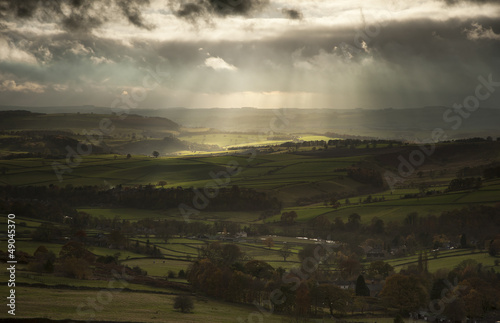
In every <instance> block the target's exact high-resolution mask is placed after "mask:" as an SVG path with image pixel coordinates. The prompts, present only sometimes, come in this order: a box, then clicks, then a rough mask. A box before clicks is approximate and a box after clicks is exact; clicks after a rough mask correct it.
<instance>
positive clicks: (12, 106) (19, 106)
mask: <svg viewBox="0 0 500 323" xmlns="http://www.w3.org/2000/svg"><path fill="white" fill-rule="evenodd" d="M6 108H10V109H14V110H22V109H26V108H33V109H48V108H69V109H71V108H99V109H111V107H108V106H98V105H93V104H83V105H44V106H32V105H8V104H1V105H0V109H2V110H3V109H6ZM431 108H432V109H435V108H444V109H448V108H451V106H446V105H426V106H419V107H407V108H403V107H387V108H366V107H364V108H363V107H357V108H288V107H280V108H259V107H246V106H243V107H229V108H221V107H206V108H200V107H166V108H152V107H144V108H131V109H130V110H154V111H161V110H243V109H247V110H283V109H287V110H339V111H340V110H412V109H431ZM478 109H492V110H496V109H500V107H490V106H488V107H479V108H478Z"/></svg>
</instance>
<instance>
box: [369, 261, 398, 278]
mask: <svg viewBox="0 0 500 323" xmlns="http://www.w3.org/2000/svg"><path fill="white" fill-rule="evenodd" d="M393 271H394V268H393V267H392V266H391V265H390V264H388V263H386V262H384V261H383V260H377V261H374V262H372V263H371V264H370V267H368V275H369V277H373V278H386V277H387V276H389V274H390V273H391V272H393Z"/></svg>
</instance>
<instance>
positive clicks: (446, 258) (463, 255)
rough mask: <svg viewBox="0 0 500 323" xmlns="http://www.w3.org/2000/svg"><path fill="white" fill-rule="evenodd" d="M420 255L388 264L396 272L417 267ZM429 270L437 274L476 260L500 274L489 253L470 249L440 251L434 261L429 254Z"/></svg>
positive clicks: (389, 261)
mask: <svg viewBox="0 0 500 323" xmlns="http://www.w3.org/2000/svg"><path fill="white" fill-rule="evenodd" d="M418 257H419V256H418V255H413V256H409V257H404V258H397V259H391V260H388V261H387V262H388V263H389V264H391V265H392V266H394V268H395V270H396V271H399V270H401V269H402V268H404V267H406V266H408V265H411V264H413V265H416V264H417V263H418ZM427 257H428V268H429V271H430V272H435V271H436V270H438V269H453V268H454V267H456V266H457V265H458V264H459V263H461V262H462V261H464V260H467V259H473V260H476V261H477V262H479V263H482V264H483V266H488V267H490V266H491V267H492V268H494V269H495V271H497V272H500V267H499V266H495V259H498V258H495V257H492V256H490V255H489V254H488V253H487V252H484V251H483V252H479V251H478V250H470V249H455V250H447V251H439V253H438V257H437V258H436V259H434V257H433V256H432V254H430V253H428V255H427Z"/></svg>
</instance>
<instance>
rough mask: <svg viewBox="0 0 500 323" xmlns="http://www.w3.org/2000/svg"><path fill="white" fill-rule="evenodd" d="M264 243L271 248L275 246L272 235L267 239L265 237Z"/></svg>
mask: <svg viewBox="0 0 500 323" xmlns="http://www.w3.org/2000/svg"><path fill="white" fill-rule="evenodd" d="M264 245H266V247H268V248H269V249H271V248H272V247H274V240H273V238H272V237H267V238H266V239H264Z"/></svg>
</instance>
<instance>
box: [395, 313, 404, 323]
mask: <svg viewBox="0 0 500 323" xmlns="http://www.w3.org/2000/svg"><path fill="white" fill-rule="evenodd" d="M394 323H405V320H403V317H402V316H401V314H398V315H396V317H395V318H394Z"/></svg>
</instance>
